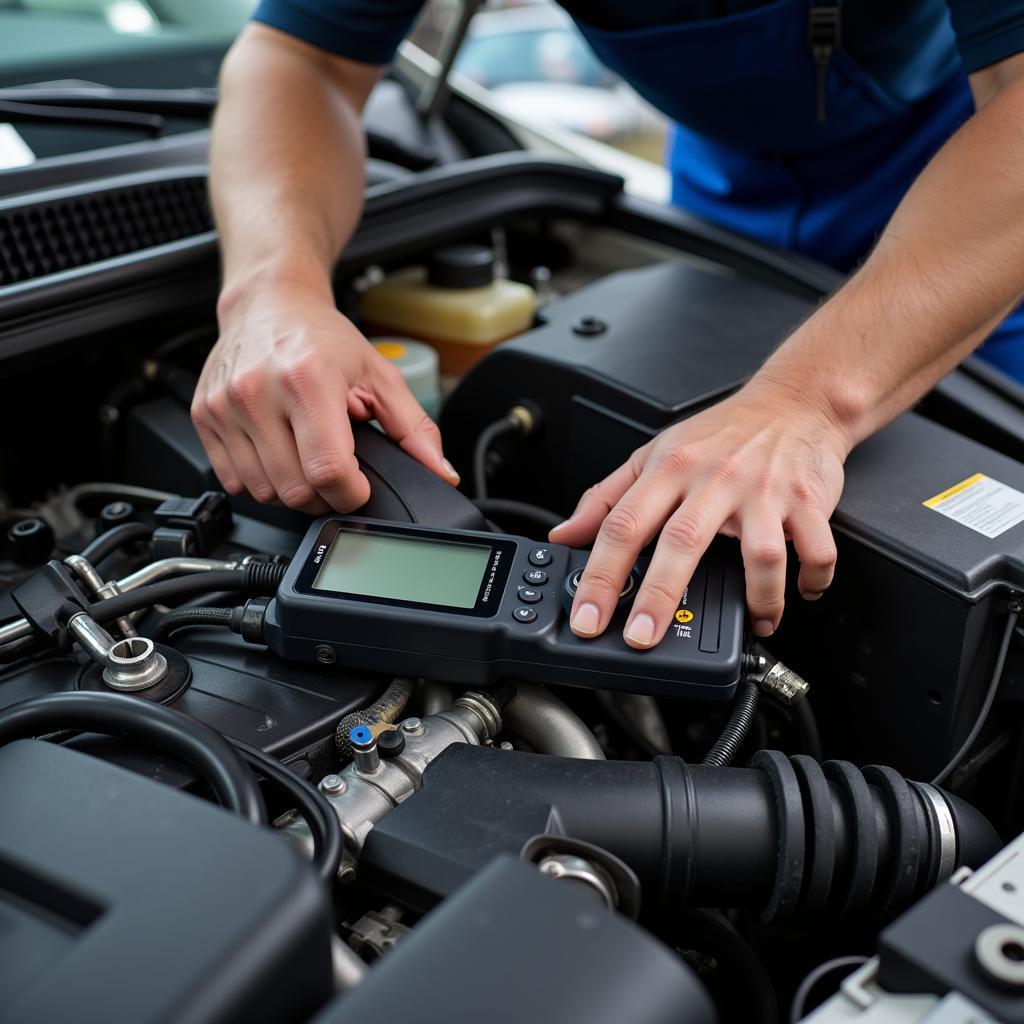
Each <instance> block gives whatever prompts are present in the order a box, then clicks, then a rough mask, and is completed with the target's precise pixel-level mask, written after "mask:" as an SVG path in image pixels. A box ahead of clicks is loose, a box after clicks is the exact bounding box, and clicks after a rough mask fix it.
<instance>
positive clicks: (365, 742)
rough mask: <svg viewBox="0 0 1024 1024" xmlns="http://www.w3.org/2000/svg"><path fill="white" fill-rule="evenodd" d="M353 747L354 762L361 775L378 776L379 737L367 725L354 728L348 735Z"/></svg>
mask: <svg viewBox="0 0 1024 1024" xmlns="http://www.w3.org/2000/svg"><path fill="white" fill-rule="evenodd" d="M348 740H349V743H350V744H351V745H352V761H353V763H354V764H355V767H356V771H357V772H359V774H360V775H376V774H377V772H379V771H380V753H379V752H378V750H377V737H376V736H374V735H373V733H372V732H371V731H370V730H369V728H367V726H365V725H356V726H353V728H352V731H351V732H350V733H349V734H348Z"/></svg>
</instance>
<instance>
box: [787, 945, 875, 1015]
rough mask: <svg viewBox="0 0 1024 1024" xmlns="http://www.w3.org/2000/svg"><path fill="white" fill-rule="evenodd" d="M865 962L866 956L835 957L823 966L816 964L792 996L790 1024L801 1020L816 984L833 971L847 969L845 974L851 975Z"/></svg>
mask: <svg viewBox="0 0 1024 1024" xmlns="http://www.w3.org/2000/svg"><path fill="white" fill-rule="evenodd" d="M867 962H868V958H867V957H866V956H837V957H834V958H833V959H832V960H826V961H825V962H824V963H823V964H818V966H817V967H815V968H814V970H813V971H811V973H810V974H808V975H807V977H806V978H804V980H803V981H801V982H800V986H799V987H798V988H797V990H796V994H795V995H794V996H793V1004H792V1006H791V1007H790V1011H789V1022H790V1024H797V1021H800V1020H802V1019H803V1017H804V1007H805V1006H806V1005H807V997H808V996H809V995H810V994H811V990H812V989H813V988H814V986H815V985H817V984H818V982H820V981H821V980H822V979H823V978H826V977H828V975H830V974H831V973H832V972H833V971H838V970H842V968H844V967H849V968H850V970H849V971H848V972H847V973H848V974H849V973H852V972H853V970H854V969H855V968H857V967H863V966H864V964H866V963H867Z"/></svg>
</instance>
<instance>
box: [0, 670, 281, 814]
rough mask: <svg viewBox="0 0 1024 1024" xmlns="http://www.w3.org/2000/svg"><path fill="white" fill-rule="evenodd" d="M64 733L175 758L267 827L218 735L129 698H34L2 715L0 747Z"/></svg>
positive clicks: (239, 765) (248, 783)
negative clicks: (120, 741)
mask: <svg viewBox="0 0 1024 1024" xmlns="http://www.w3.org/2000/svg"><path fill="white" fill-rule="evenodd" d="M65 729H74V730H78V731H87V732H98V733H101V734H103V735H105V736H119V737H122V738H124V739H128V740H132V741H133V742H138V743H142V744H145V745H147V746H150V747H153V748H154V749H156V750H159V751H160V752H161V753H164V754H167V755H169V756H171V757H174V758H177V759H178V760H180V761H183V762H184V763H185V764H187V765H188V766H189V767H190V768H192V769H193V770H194V771H195V772H196V774H197V775H198V776H199V777H200V778H201V779H202V780H203V781H204V782H206V783H207V785H209V787H210V789H212V790H213V793H214V795H215V796H216V798H217V801H218V802H219V803H220V804H222V805H223V806H224V807H226V808H228V810H231V811H234V812H235V813H236V814H238V815H241V817H243V818H245V819H246V820H247V821H250V822H252V823H253V824H254V825H265V824H266V820H267V812H266V808H265V807H264V804H263V796H262V794H261V793H260V789H259V786H258V785H257V783H256V780H255V778H254V777H253V775H252V772H250V771H249V769H248V768H247V767H246V765H245V762H244V761H242V759H241V758H240V757H239V755H238V754H237V753H236V752H235V751H234V750H233V749H232V747H231V746H230V745H229V744H228V742H227V741H226V740H225V739H224V738H223V737H222V736H221V735H220V733H218V732H215V731H214V730H213V729H211V728H210V727H209V726H208V725H204V724H203V723H202V722H197V721H196V720H195V719H193V718H189V717H188V716H187V715H183V714H181V712H179V711H174V710H172V709H171V708H168V707H164V706H163V705H162V704H153V703H151V702H149V701H145V700H139V699H138V698H137V697H130V696H127V695H126V694H120V693H101V692H89V691H84V690H83V691H81V692H78V693H52V694H47V695H46V696H45V697H33V698H31V699H30V700H25V701H21V702H20V703H18V704H12V705H11V706H10V707H8V708H5V709H4V710H3V711H2V712H0V746H2V745H4V744H5V743H10V742H11V741H12V740H18V739H28V738H32V737H35V736H41V735H44V734H45V733H48V732H56V731H59V730H65Z"/></svg>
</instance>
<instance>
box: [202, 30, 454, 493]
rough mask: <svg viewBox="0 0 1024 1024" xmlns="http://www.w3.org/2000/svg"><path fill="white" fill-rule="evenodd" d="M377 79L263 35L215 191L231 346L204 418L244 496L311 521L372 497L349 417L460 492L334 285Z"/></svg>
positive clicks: (227, 110)
mask: <svg viewBox="0 0 1024 1024" xmlns="http://www.w3.org/2000/svg"><path fill="white" fill-rule="evenodd" d="M379 74H380V69H379V68H374V67H370V66H369V65H365V64H359V63H356V62H354V61H349V60H345V59H343V58H341V57H336V56H333V55H332V54H329V53H326V52H324V51H322V50H318V49H316V48H315V47H312V46H309V45H307V44H306V43H304V42H301V41H299V40H297V39H294V38H292V37H291V36H288V35H285V34H283V33H281V32H278V31H276V30H275V29H272V28H269V27H267V26H264V25H258V24H254V25H250V26H249V27H248V28H247V29H246V30H245V31H244V32H243V33H242V35H241V36H240V37H239V40H238V42H237V43H236V44H235V46H234V47H233V48H232V50H231V51H230V53H229V54H228V57H227V59H226V60H225V63H224V68H223V70H222V73H221V100H220V105H219V107H218V109H217V115H216V119H215V122H214V130H213V143H212V153H211V166H210V181H211V189H212V193H213V206H214V211H215V213H216V219H217V226H218V228H219V231H220V240H221V251H222V255H223V263H224V283H223V289H222V292H221V296H220V300H219V302H218V306H217V313H218V320H219V323H220V338H219V340H218V341H217V344H216V345H215V346H214V348H213V350H212V352H211V353H210V356H209V358H208V360H207V362H206V366H205V367H204V368H203V372H202V376H201V377H200V381H199V387H198V388H197V390H196V395H195V399H194V401H193V405H192V417H193V420H194V422H195V425H196V428H197V430H198V432H199V436H200V438H201V439H202V442H203V444H204V446H205V447H206V450H207V452H208V453H209V456H210V459H211V462H212V463H213V468H214V470H215V472H216V473H217V476H218V478H219V479H220V481H221V483H222V484H223V485H224V487H225V489H226V490H228V491H229V492H231V493H233V494H234V493H239V492H240V491H242V490H248V491H249V492H250V493H251V494H252V495H253V496H254V497H255V498H257V499H259V500H260V501H281V502H283V503H284V504H286V505H290V506H293V507H295V508H302V509H304V510H306V511H308V512H311V513H318V512H322V511H326V510H327V509H328V507H330V508H334V509H337V510H340V511H348V510H351V509H353V508H356V507H358V506H359V505H361V504H363V502H365V501H366V499H367V497H368V496H369V490H370V488H369V483H368V481H367V479H366V477H365V476H364V475H363V474H362V472H361V471H360V470H359V467H358V464H357V462H356V459H355V457H354V454H353V441H352V432H351V429H350V427H349V416H350V415H351V416H353V417H355V418H357V419H370V418H374V417H375V418H376V419H377V420H378V421H379V422H380V424H381V425H382V426H383V427H384V429H385V430H386V431H387V432H388V434H390V435H391V436H392V437H393V438H394V439H395V440H397V441H398V442H399V443H400V444H401V445H402V447H403V448H405V449H406V451H408V452H409V453H410V454H411V455H413V456H415V457H416V458H417V459H419V460H420V461H421V462H423V463H424V464H425V465H426V466H427V467H428V468H430V469H431V470H433V471H434V472H435V473H437V474H438V475H439V476H441V477H443V478H444V479H447V480H449V481H450V482H452V483H457V482H458V477H457V475H456V474H455V471H454V470H453V469H452V468H451V466H450V465H449V464H448V463H447V462H446V461H445V459H444V457H443V455H442V452H441V439H440V435H439V434H438V432H437V428H436V427H435V426H434V424H433V423H432V422H431V421H430V419H429V418H428V417H427V415H426V413H424V412H423V410H422V408H420V406H419V404H418V403H417V402H416V400H415V399H414V398H413V396H412V394H411V393H410V392H409V390H408V388H407V387H406V386H405V383H404V381H403V379H402V376H401V374H400V372H399V371H398V370H397V369H396V368H395V367H394V366H393V365H392V364H390V363H388V362H387V361H386V360H385V359H384V358H383V357H381V356H380V355H378V354H377V352H376V351H375V350H374V349H373V347H372V346H371V345H369V344H368V343H367V341H366V340H365V339H364V338H363V337H362V335H361V334H360V333H359V332H358V331H357V330H356V328H355V327H354V326H353V325H352V324H351V322H350V321H348V320H347V319H346V318H345V317H344V316H342V315H341V314H340V313H339V312H338V311H337V308H336V307H335V303H334V297H333V293H332V290H331V270H332V268H333V266H334V263H335V260H336V259H337V257H338V254H339V253H340V252H341V250H342V248H343V247H344V245H345V244H346V242H347V241H348V239H349V237H350V236H351V234H352V232H353V230H354V229H355V226H356V223H357V222H358V220H359V216H360V212H361V209H362V200H363V158H364V142H363V133H362V127H361V125H360V120H359V114H360V111H361V109H362V107H363V104H364V103H365V101H366V97H367V96H368V95H369V93H370V90H371V89H372V88H373V85H374V83H375V82H376V80H377V78H378V77H379Z"/></svg>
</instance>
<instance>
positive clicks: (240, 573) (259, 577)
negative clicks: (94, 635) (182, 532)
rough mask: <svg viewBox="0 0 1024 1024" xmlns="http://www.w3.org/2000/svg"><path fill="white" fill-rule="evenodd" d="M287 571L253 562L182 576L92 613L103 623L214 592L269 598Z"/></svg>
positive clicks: (114, 600)
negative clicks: (237, 566)
mask: <svg viewBox="0 0 1024 1024" xmlns="http://www.w3.org/2000/svg"><path fill="white" fill-rule="evenodd" d="M286 571H287V566H285V565H278V564H275V563H273V562H253V563H251V564H249V565H247V566H245V567H244V568H243V569H215V570H213V571H212V572H197V573H192V574H191V575H188V576H178V577H176V578H175V579H172V580H161V581H160V582H159V583H151V584H149V585H148V586H145V587H139V588H138V589H137V590H130V591H128V592H127V593H125V594H117V595H116V596H115V597H108V598H106V600H103V601H97V602H95V603H94V604H91V605H90V606H89V614H90V615H92V617H93V618H94V619H95V620H96V621H97V622H99V623H100V624H103V623H105V622H110V621H111V620H113V619H119V618H120V617H121V616H122V615H127V614H128V613H129V612H137V611H139V610H140V609H143V608H150V607H152V606H153V605H155V604H178V603H180V602H182V601H185V600H187V599H188V598H190V597H195V596H196V595H197V594H203V593H209V592H210V591H214V590H226V591H231V592H238V591H242V592H243V593H246V594H249V595H251V596H253V597H266V596H270V595H272V594H273V593H274V592H275V591H276V590H277V588H278V586H279V585H280V583H281V580H282V579H284V574H285V572H286Z"/></svg>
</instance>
